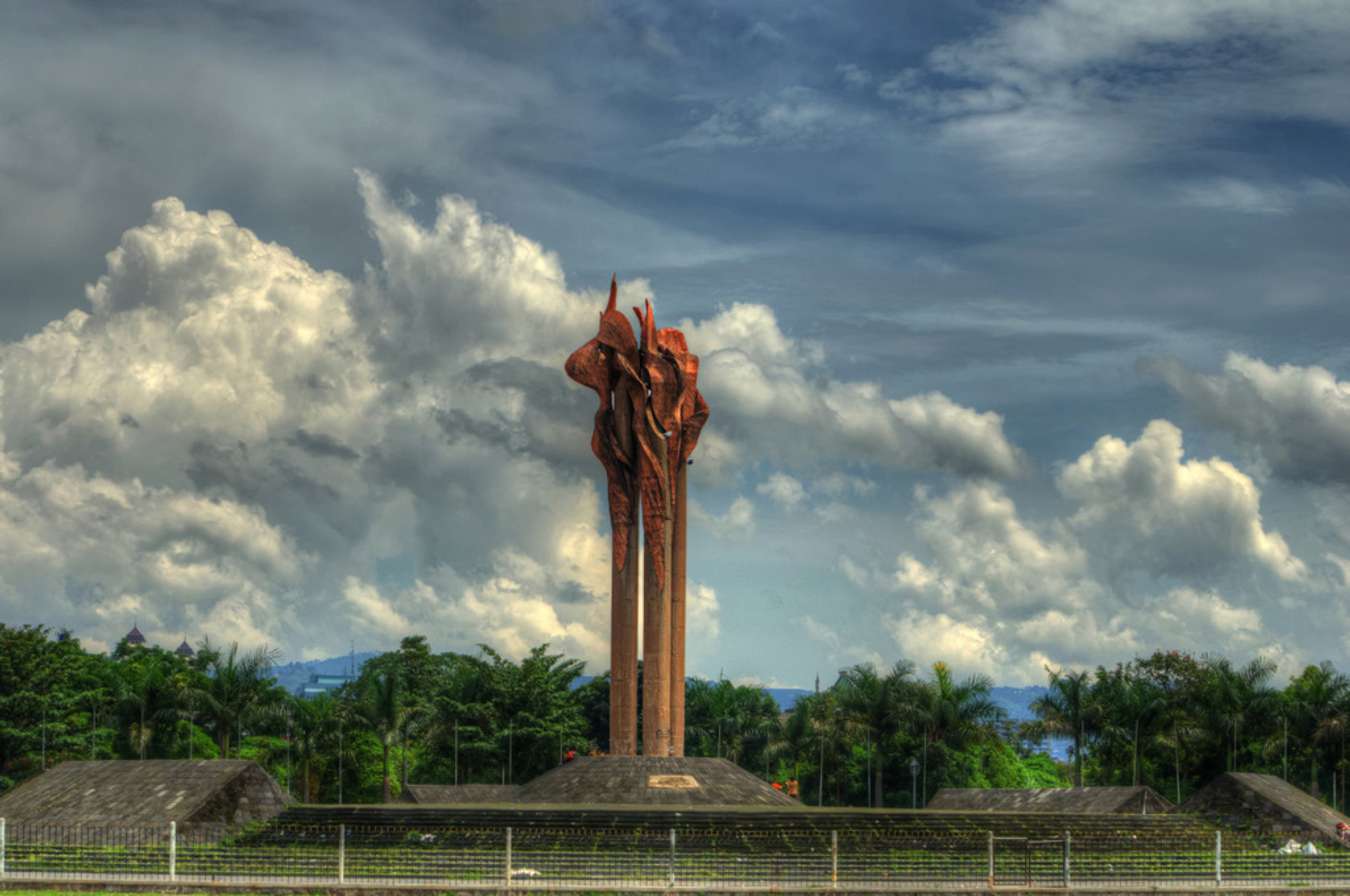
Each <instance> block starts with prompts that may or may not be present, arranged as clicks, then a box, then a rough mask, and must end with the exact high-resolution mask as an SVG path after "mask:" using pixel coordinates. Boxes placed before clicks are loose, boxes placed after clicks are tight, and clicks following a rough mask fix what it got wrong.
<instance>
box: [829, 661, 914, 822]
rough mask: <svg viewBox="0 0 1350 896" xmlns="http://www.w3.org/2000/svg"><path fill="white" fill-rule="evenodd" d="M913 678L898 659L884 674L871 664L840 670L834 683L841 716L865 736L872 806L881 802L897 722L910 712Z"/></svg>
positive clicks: (910, 669)
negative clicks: (889, 750) (838, 676)
mask: <svg viewBox="0 0 1350 896" xmlns="http://www.w3.org/2000/svg"><path fill="white" fill-rule="evenodd" d="M913 676H914V666H913V664H911V663H908V662H905V661H904V660H901V661H899V662H897V663H896V664H895V665H894V666H892V667H891V669H890V670H889V671H888V672H886V673H885V674H881V673H878V672H877V670H876V668H875V667H873V666H871V665H858V666H854V667H852V668H851V669H846V670H845V671H844V673H843V675H842V676H841V677H840V679H839V682H838V684H837V687H838V688H839V691H840V695H839V704H840V707H841V709H842V710H843V712H844V715H845V716H846V717H847V718H848V719H849V720H850V721H851V722H852V723H853V724H854V725H855V726H857V727H858V728H860V729H861V730H862V731H863V732H864V734H865V738H866V750H867V753H868V756H867V760H868V764H869V765H870V767H871V770H872V775H873V783H872V786H871V790H870V791H869V792H870V794H871V799H872V801H871V804H872V805H875V806H880V805H882V803H883V794H884V782H885V767H886V758H887V749H888V747H892V746H894V741H895V739H896V738H897V737H898V735H899V733H900V726H901V719H902V717H903V716H904V715H905V714H906V712H907V710H909V709H910V700H909V698H910V697H911V696H912V695H913V688H912V687H910V685H912V684H913Z"/></svg>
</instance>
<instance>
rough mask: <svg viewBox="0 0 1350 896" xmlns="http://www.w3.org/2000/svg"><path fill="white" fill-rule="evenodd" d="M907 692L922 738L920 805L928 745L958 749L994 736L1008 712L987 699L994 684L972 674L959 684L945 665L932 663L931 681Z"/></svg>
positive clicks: (912, 719) (924, 798)
mask: <svg viewBox="0 0 1350 896" xmlns="http://www.w3.org/2000/svg"><path fill="white" fill-rule="evenodd" d="M906 690H907V691H908V692H909V694H910V697H909V700H908V710H909V717H910V724H911V725H912V726H913V730H914V732H915V733H916V734H918V735H920V737H921V738H922V741H921V743H922V745H923V752H922V759H921V764H922V775H923V783H922V786H921V788H920V793H921V797H922V798H921V800H920V805H923V804H924V802H926V801H927V799H928V748H929V746H930V745H936V744H943V745H944V746H947V747H950V748H953V749H960V748H962V747H963V746H965V745H966V744H967V743H969V742H970V741H972V740H977V739H982V738H986V737H990V736H993V735H994V734H995V731H994V728H995V726H996V725H998V724H999V723H1000V722H1002V721H1004V720H1005V719H1006V718H1007V713H1005V712H1004V711H1003V709H1002V708H1000V707H999V705H998V704H997V703H995V702H994V701H993V699H992V698H991V697H990V696H989V695H990V692H991V691H992V690H993V682H992V681H990V680H989V678H988V677H987V676H984V675H972V676H971V677H969V678H967V679H965V680H964V681H961V682H958V681H956V679H955V678H954V677H953V676H952V672H951V669H950V668H948V666H947V664H946V663H941V662H939V663H934V664H933V677H932V679H930V680H929V681H922V682H913V683H912V684H910V685H909V686H908V687H907V688H906Z"/></svg>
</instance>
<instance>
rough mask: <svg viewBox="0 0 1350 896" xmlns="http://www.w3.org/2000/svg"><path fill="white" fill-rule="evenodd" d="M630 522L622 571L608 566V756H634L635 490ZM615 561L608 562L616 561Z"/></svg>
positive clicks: (635, 699) (635, 697)
mask: <svg viewBox="0 0 1350 896" xmlns="http://www.w3.org/2000/svg"><path fill="white" fill-rule="evenodd" d="M630 506H631V507H632V508H633V522H632V525H631V526H630V528H629V531H628V542H627V544H626V546H625V555H624V557H623V568H622V569H620V568H619V564H618V563H617V562H612V565H611V571H612V578H611V580H610V605H609V611H610V617H609V622H610V638H609V676H610V677H609V752H610V755H612V756H635V755H637V712H638V693H637V660H638V556H639V553H638V551H639V548H638V525H637V521H638V518H639V517H640V513H639V511H638V507H639V504H638V489H637V481H636V477H634V480H633V486H632V501H631V504H630ZM618 559H619V558H617V557H615V558H612V561H617V560H618Z"/></svg>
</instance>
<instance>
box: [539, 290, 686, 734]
mask: <svg viewBox="0 0 1350 896" xmlns="http://www.w3.org/2000/svg"><path fill="white" fill-rule="evenodd" d="M617 293H618V281H617V279H611V280H610V285H609V304H608V306H607V307H606V308H605V310H604V311H603V312H601V314H600V332H599V333H598V334H597V336H596V337H595V338H594V339H592V340H590V341H589V342H587V343H586V344H585V345H583V346H582V347H581V348H579V349H577V350H576V351H575V352H573V353H572V354H571V356H569V357H568V359H567V364H566V370H567V375H568V376H569V377H571V378H572V379H573V380H575V381H576V382H578V383H580V384H581V385H583V386H586V387H588V388H590V389H592V390H594V391H595V392H596V394H597V395H598V396H599V399H600V407H599V410H598V411H597V412H596V415H595V428H594V430H593V432H592V434H591V451H592V452H593V453H594V454H595V456H596V458H597V459H598V460H599V461H600V464H601V465H602V466H603V467H604V468H605V474H606V480H607V485H608V495H609V518H610V529H611V534H612V538H611V556H610V695H609V703H610V730H609V741H610V753H612V754H614V755H617V756H632V755H634V754H636V752H637V721H638V719H637V702H638V694H637V640H638V632H637V629H638V572H637V570H638V527H639V522H640V523H641V528H642V536H643V542H644V545H645V551H644V553H643V564H642V566H643V573H642V618H643V622H642V660H643V666H642V668H643V685H642V705H643V708H642V752H643V753H644V754H645V755H648V756H671V755H675V756H683V755H684V678H685V653H684V640H685V616H686V601H685V587H686V571H685V570H686V563H687V540H688V529H687V526H688V520H687V516H688V513H687V503H688V500H687V491H688V485H687V472H686V468H687V466H688V463H689V456H690V455H691V454H692V453H693V450H694V445H695V444H696V443H697V441H698V435H699V432H700V431H701V430H702V428H703V424H704V423H705V422H706V421H707V419H708V405H707V403H706V402H705V401H704V400H703V396H702V395H700V394H699V392H698V389H697V380H698V358H697V357H696V356H694V355H692V354H690V353H689V350H688V348H687V347H686V345H685V340H684V334H683V333H681V332H680V331H679V330H676V329H671V328H666V329H663V330H660V331H658V330H657V329H656V324H655V320H654V317H653V314H652V307H651V302H650V301H648V302H647V303H646V306H645V313H644V309H637V308H635V309H633V310H634V312H635V313H636V314H637V318H638V323H639V325H640V326H641V341H639V340H638V339H637V338H635V336H634V333H633V328H632V326H631V325H630V324H629V322H628V319H627V318H626V317H624V316H623V315H622V314H620V313H619V312H618V310H617V309H616V307H615V305H616V297H617Z"/></svg>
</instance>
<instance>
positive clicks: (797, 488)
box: [755, 473, 806, 509]
mask: <svg viewBox="0 0 1350 896" xmlns="http://www.w3.org/2000/svg"><path fill="white" fill-rule="evenodd" d="M755 491H757V492H759V493H760V494H761V495H764V496H765V497H766V498H768V499H769V500H771V501H773V502H774V503H775V504H777V505H779V506H780V507H782V508H784V509H791V508H793V507H796V506H797V505H799V504H801V503H802V502H803V501H805V500H806V489H804V488H802V484H801V481H800V480H797V479H794V478H793V477H791V476H789V475H787V474H786V473H774V474H772V475H770V476H769V478H768V479H766V480H764V481H763V482H761V483H760V484H759V485H757V486H755Z"/></svg>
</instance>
